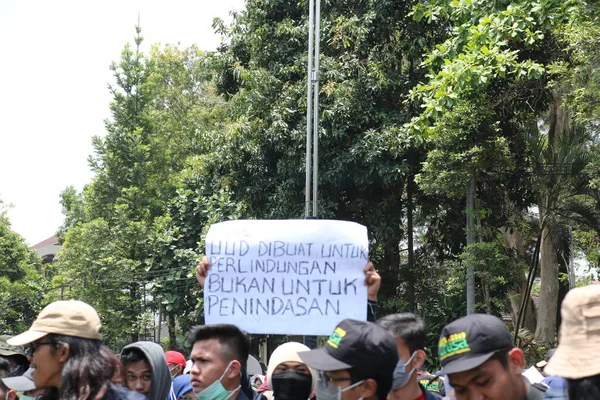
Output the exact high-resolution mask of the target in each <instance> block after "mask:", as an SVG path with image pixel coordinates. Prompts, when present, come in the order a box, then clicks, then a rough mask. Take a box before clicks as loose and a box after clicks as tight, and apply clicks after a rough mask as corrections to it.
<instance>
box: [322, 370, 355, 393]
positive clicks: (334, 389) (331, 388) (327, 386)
mask: <svg viewBox="0 0 600 400" xmlns="http://www.w3.org/2000/svg"><path fill="white" fill-rule="evenodd" d="M363 382H364V380H362V381H359V382H356V383H355V384H352V385H350V386H348V387H347V388H343V389H342V388H340V387H339V386H336V385H332V384H331V383H329V382H327V378H325V377H324V376H323V373H322V372H320V373H319V374H318V376H317V399H318V400H341V399H342V393H343V392H345V391H347V390H350V389H352V388H355V387H357V386H358V385H360V384H361V383H363ZM358 400H363V398H362V397H360V398H359V399H358Z"/></svg>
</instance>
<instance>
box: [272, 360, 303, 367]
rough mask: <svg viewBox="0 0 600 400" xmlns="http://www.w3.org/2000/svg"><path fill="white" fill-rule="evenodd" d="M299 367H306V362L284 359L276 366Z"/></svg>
mask: <svg viewBox="0 0 600 400" xmlns="http://www.w3.org/2000/svg"><path fill="white" fill-rule="evenodd" d="M280 367H281V368H298V367H306V364H303V363H301V362H299V361H284V362H282V363H279V364H277V367H276V368H280ZM306 368H308V367H306Z"/></svg>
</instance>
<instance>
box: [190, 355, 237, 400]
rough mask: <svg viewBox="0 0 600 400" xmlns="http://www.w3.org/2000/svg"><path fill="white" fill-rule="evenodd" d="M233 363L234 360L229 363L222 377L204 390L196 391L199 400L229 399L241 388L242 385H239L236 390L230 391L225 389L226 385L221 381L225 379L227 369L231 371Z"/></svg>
mask: <svg viewBox="0 0 600 400" xmlns="http://www.w3.org/2000/svg"><path fill="white" fill-rule="evenodd" d="M231 363H233V361H232V362H230V363H229V365H228V366H227V368H225V371H224V372H223V375H221V377H220V378H219V379H218V380H216V381H214V382H213V383H212V384H210V385H209V386H208V387H206V388H204V390H202V391H201V392H200V393H196V397H197V398H198V400H227V399H228V398H230V397H231V395H233V394H234V393H235V392H237V391H238V390H239V389H240V386H238V387H237V388H236V389H235V390H232V391H229V390H227V389H225V387H224V386H223V384H222V383H221V380H222V379H223V377H224V376H225V374H226V373H227V371H229V367H231Z"/></svg>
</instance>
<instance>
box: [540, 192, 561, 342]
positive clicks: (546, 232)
mask: <svg viewBox="0 0 600 400" xmlns="http://www.w3.org/2000/svg"><path fill="white" fill-rule="evenodd" d="M544 203H546V204H547V202H544ZM544 215H545V212H544V211H542V210H540V217H542V220H543V216H544ZM541 240H542V244H541V246H540V277H541V288H540V313H539V320H538V321H539V323H538V326H537V329H536V331H535V335H536V336H537V338H538V340H539V341H540V342H542V343H546V344H551V343H554V341H555V338H556V313H557V310H558V288H559V286H558V256H557V253H556V245H555V244H554V240H553V238H552V235H551V234H550V229H549V228H548V227H547V224H545V223H544V224H543V228H542V238H541Z"/></svg>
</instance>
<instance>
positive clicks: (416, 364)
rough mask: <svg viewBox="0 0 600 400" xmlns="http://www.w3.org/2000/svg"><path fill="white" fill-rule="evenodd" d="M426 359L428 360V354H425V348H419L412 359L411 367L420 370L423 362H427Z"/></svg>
mask: <svg viewBox="0 0 600 400" xmlns="http://www.w3.org/2000/svg"><path fill="white" fill-rule="evenodd" d="M425 361H427V356H426V355H425V352H424V351H423V350H417V351H416V352H415V357H414V358H413V359H412V362H411V364H412V367H411V369H413V368H414V369H415V371H419V368H421V367H422V366H423V364H425Z"/></svg>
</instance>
